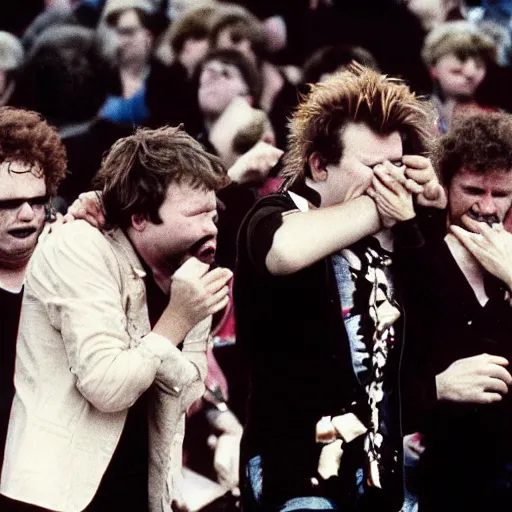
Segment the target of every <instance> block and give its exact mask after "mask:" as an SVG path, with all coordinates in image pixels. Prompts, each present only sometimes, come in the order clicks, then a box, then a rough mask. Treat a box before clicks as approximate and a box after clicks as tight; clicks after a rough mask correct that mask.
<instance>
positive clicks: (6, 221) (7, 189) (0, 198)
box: [0, 162, 48, 268]
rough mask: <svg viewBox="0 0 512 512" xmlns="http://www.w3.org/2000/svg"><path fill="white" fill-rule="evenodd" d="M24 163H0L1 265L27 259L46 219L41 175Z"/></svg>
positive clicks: (23, 262) (19, 263)
mask: <svg viewBox="0 0 512 512" xmlns="http://www.w3.org/2000/svg"><path fill="white" fill-rule="evenodd" d="M38 176H39V173H37V172H34V170H33V169H32V168H31V167H30V166H28V165H27V164H22V163H20V162H3V163H2V164H0V266H2V267H5V268H20V267H21V266H24V265H26V264H27V263H28V260H29V259H30V256H31V255H32V253H33V252H34V249H35V247H36V244H37V238H38V236H39V234H40V233H41V231H42V229H43V226H44V220H45V204H46V203H47V202H48V198H47V196H46V184H45V181H44V177H43V176H41V177H38Z"/></svg>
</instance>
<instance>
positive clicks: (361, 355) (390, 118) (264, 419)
mask: <svg viewBox="0 0 512 512" xmlns="http://www.w3.org/2000/svg"><path fill="white" fill-rule="evenodd" d="M433 127H434V121H433V119H431V116H430V111H429V108H427V107H426V105H424V104H423V103H422V102H421V101H419V100H418V99H417V98H416V97H415V95H414V94H413V93H411V92H410V90H409V89H408V87H407V86H406V85H405V84H403V83H402V82H401V81H399V80H395V79H390V78H387V77H386V76H383V75H380V74H378V73H376V72H375V71H372V70H370V69H366V68H363V67H360V66H352V67H351V68H349V70H347V71H343V72H340V73H337V74H335V75H333V76H332V77H330V78H329V79H328V80H326V81H325V82H323V83H319V84H316V85H314V86H312V89H311V91H310V93H309V94H308V96H307V97H306V98H305V99H304V101H303V102H302V103H301V104H300V105H299V107H298V108H297V110H296V111H295V113H294V115H293V117H292V119H291V122H290V137H289V144H288V153H287V154H286V156H285V161H284V169H283V172H282V174H283V175H284V177H285V178H286V181H285V183H284V185H283V187H282V189H281V191H280V193H278V194H274V195H270V196H268V197H266V198H263V199H261V200H260V201H259V202H258V203H257V204H256V205H255V206H254V208H253V209H252V210H251V211H250V212H249V214H248V215H247V217H246V218H245V220H244V222H243V224H242V227H241V230H240V234H239V238H238V265H237V270H236V274H235V281H234V303H235V313H236V319H237V323H236V327H237V333H236V336H237V343H240V345H241V346H242V348H243V349H244V350H245V351H246V353H247V355H248V360H249V365H250V376H251V396H250V399H249V404H248V421H247V424H246V428H245V431H244V436H243V440H242V448H241V459H242V471H241V478H242V486H241V487H242V493H243V505H244V507H245V510H246V512H247V511H249V510H251V511H252V510H254V511H256V510H281V511H286V512H288V511H292V510H340V511H341V510H342V511H344V512H345V511H358V512H361V511H374V510H379V511H381V512H382V511H389V512H395V511H397V510H399V509H400V507H401V501H402V500H401V489H402V482H401V458H402V457H401V437H400V421H399V404H398V368H399V362H400V355H401V349H400V347H401V327H402V323H403V315H402V314H401V307H400V306H399V304H398V302H397V295H398V294H397V292H396V287H395V282H394V279H393V275H392V273H391V269H392V266H391V264H392V261H393V253H392V250H393V241H394V238H395V237H397V236H401V237H405V238H408V237H415V236H416V234H417V229H418V225H417V222H416V219H415V216H416V214H415V209H414V206H413V195H412V193H414V195H415V202H417V203H419V204H422V205H425V206H434V205H437V206H441V207H443V206H444V201H445V198H444V194H443V191H442V188H441V187H440V185H439V183H438V182H437V180H436V177H435V174H434V172H433V169H432V166H431V165H430V162H429V161H428V159H427V158H425V157H423V156H420V155H421V154H423V153H425V151H426V150H427V146H428V139H429V137H430V134H431V133H432V131H433ZM384 198H386V200H385V201H384ZM384 205H386V207H385V206H384ZM389 205H391V206H389ZM388 206H389V207H388ZM390 228H392V230H391V229H390Z"/></svg>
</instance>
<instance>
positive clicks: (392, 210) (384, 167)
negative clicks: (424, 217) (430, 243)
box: [367, 162, 415, 228]
mask: <svg viewBox="0 0 512 512" xmlns="http://www.w3.org/2000/svg"><path fill="white" fill-rule="evenodd" d="M373 171H374V177H373V181H372V184H371V185H370V187H369V188H368V190H367V194H368V195H369V196H370V197H371V198H372V199H373V200H374V201H375V204H376V205H377V210H378V212H379V215H380V219H381V222H382V225H383V226H384V227H385V228H390V227H392V226H393V225H395V224H396V223H397V222H401V221H404V220H408V219H412V218H413V217H414V216H415V213H414V206H413V200H412V195H411V192H410V191H409V190H408V189H407V188H406V187H405V177H404V176H403V172H401V168H397V167H396V166H395V165H393V164H392V163H391V162H384V164H378V165H376V166H375V167H374V168H373Z"/></svg>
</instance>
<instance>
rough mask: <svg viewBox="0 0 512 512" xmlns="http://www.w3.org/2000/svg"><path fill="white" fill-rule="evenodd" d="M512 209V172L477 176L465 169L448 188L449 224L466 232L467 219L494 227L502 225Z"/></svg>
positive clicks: (494, 172)
mask: <svg viewBox="0 0 512 512" xmlns="http://www.w3.org/2000/svg"><path fill="white" fill-rule="evenodd" d="M511 205H512V172H507V171H503V170H494V171H488V172H486V173H477V172H474V171H471V170H468V169H462V170H461V171H459V172H458V173H457V174H456V175H455V176H454V177H453V179H452V182H451V183H450V186H449V187H448V213H449V217H448V220H449V222H450V224H455V225H457V226H460V227H462V228H464V229H467V227H466V226H465V225H464V224H462V221H461V218H462V217H463V216H464V215H468V216H469V217H470V218H472V219H473V220H476V221H478V222H485V223H487V224H489V225H491V224H495V223H499V222H503V221H504V220H505V217H506V214H507V212H508V211H509V209H510V206H511Z"/></svg>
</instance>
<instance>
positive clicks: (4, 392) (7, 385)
mask: <svg viewBox="0 0 512 512" xmlns="http://www.w3.org/2000/svg"><path fill="white" fill-rule="evenodd" d="M65 172H66V151H65V150H64V146H63V145H62V142H61V141H60V139H59V135H58V133H57V131H56V130H55V129H54V128H52V127H50V126H49V125H48V123H47V122H46V121H44V120H43V119H42V118H41V117H40V116H39V114H36V113H35V112H30V111H27V110H19V109H15V108H10V107H2V108H0V311H1V318H0V469H1V467H2V463H3V454H4V446H5V439H6V436H7V425H8V422H9V413H10V410H11V404H12V399H13V396H14V382H13V377H14V358H15V353H16V335H17V332H18V321H19V317H20V309H21V300H22V297H23V278H24V276H25V269H26V267H27V265H28V262H29V260H30V258H31V256H32V253H33V252H34V249H35V247H36V244H37V240H38V237H39V235H40V234H41V232H42V230H43V227H44V224H45V220H46V219H47V213H48V212H49V207H50V199H51V197H53V196H55V193H56V191H57V186H58V184H59V182H60V181H61V180H62V179H63V178H64V175H65Z"/></svg>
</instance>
